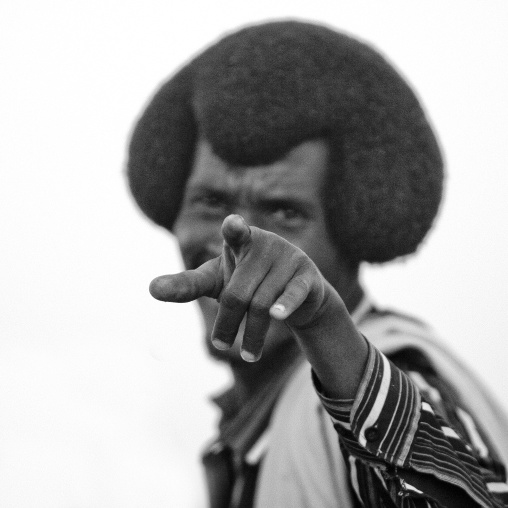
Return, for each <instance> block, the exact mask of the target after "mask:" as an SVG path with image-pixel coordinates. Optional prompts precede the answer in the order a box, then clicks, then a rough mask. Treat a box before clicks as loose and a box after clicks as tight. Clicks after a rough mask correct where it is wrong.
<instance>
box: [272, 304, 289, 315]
mask: <svg viewBox="0 0 508 508" xmlns="http://www.w3.org/2000/svg"><path fill="white" fill-rule="evenodd" d="M272 309H273V310H275V311H277V314H284V313H285V312H286V307H284V305H282V303H276V304H275V305H274V306H273V307H272Z"/></svg>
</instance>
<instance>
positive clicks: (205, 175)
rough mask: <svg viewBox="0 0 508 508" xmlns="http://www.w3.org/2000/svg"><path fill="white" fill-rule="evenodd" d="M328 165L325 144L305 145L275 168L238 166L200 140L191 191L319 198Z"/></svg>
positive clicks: (293, 151)
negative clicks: (200, 189) (215, 190)
mask: <svg viewBox="0 0 508 508" xmlns="http://www.w3.org/2000/svg"><path fill="white" fill-rule="evenodd" d="M327 164H328V146H327V144H326V142H325V141H324V140H311V141H306V142H304V143H301V144H300V145H298V146H296V147H294V148H293V149H292V150H290V151H289V152H288V153H287V155H286V156H285V157H283V158H282V159H280V160H278V161H276V162H274V163H271V164H266V165H259V166H234V165H231V164H229V163H227V162H225V161H224V160H222V159H221V158H220V157H218V156H217V155H216V154H215V153H214V152H213V150H212V147H211V145H210V143H209V142H208V141H206V140H204V139H200V140H199V141H198V144H197V148H196V156H195V159H194V164H193V167H192V171H191V175H190V177H189V181H188V183H187V187H188V188H193V187H206V188H218V189H220V190H223V191H231V192H242V191H246V190H249V191H250V192H254V193H255V192H262V193H263V194H266V193H277V194H278V193H281V192H284V193H297V194H301V193H306V194H315V196H316V197H319V196H320V194H321V189H322V187H323V183H324V179H325V174H326V167H327Z"/></svg>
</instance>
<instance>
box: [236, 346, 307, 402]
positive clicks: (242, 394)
mask: <svg viewBox="0 0 508 508" xmlns="http://www.w3.org/2000/svg"><path fill="white" fill-rule="evenodd" d="M302 360H303V354H302V352H301V350H300V348H299V346H298V344H297V343H296V340H291V341H288V342H285V343H284V344H281V346H280V347H277V348H275V349H273V350H271V351H270V354H267V355H265V356H262V357H261V359H260V360H259V361H257V362H254V363H248V362H245V361H243V360H240V361H239V362H235V363H234V364H230V367H231V371H232V373H233V378H234V381H235V390H237V396H238V398H239V400H240V401H242V400H247V399H249V398H250V397H252V396H253V395H254V394H255V393H257V392H258V391H259V390H260V389H262V388H263V387H264V386H266V384H267V383H268V382H270V381H271V380H273V379H276V378H279V377H282V376H284V375H286V374H290V373H291V372H292V371H293V368H292V367H294V366H296V365H298V364H299V363H300V362H301V361H302Z"/></svg>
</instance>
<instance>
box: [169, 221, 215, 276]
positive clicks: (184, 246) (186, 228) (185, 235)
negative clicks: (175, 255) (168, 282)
mask: <svg viewBox="0 0 508 508" xmlns="http://www.w3.org/2000/svg"><path fill="white" fill-rule="evenodd" d="M174 234H175V237H176V240H177V242H178V246H179V248H180V254H181V255H182V259H183V262H184V265H185V268H186V269H187V270H190V269H193V268H197V267H198V266H200V265H202V264H203V263H205V262H206V261H208V260H210V259H212V258H214V257H217V256H219V255H220V254H221V251H222V237H221V236H220V228H214V227H211V226H210V224H208V225H205V224H203V223H201V222H199V221H191V222H177V223H176V224H175V228H174Z"/></svg>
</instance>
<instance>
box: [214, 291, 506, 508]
mask: <svg viewBox="0 0 508 508" xmlns="http://www.w3.org/2000/svg"><path fill="white" fill-rule="evenodd" d="M352 317H353V320H354V321H355V323H356V324H357V325H358V327H359V329H360V330H361V331H362V332H363V333H364V334H365V335H366V336H367V337H369V341H370V344H369V359H368V364H367V367H366V370H365V373H364V377H363V381H362V383H361V386H360V387H359V390H358V393H357V396H356V397H355V399H351V400H334V399H329V398H327V397H325V396H324V395H323V394H321V393H320V387H319V383H318V380H317V379H316V378H315V376H312V380H311V373H310V366H309V365H308V364H307V365H303V366H301V367H300V368H299V369H298V370H297V372H296V373H295V374H294V375H293V376H292V377H291V379H290V380H289V382H288V383H287V386H286V388H285V389H284V390H283V391H282V393H281V394H280V396H279V397H278V398H279V400H278V402H277V404H276V406H275V408H274V410H273V414H272V417H271V420H270V423H269V426H268V428H267V429H266V430H261V429H258V430H257V434H258V433H259V432H261V434H260V435H259V434H258V435H257V436H254V435H251V436H250V439H249V441H250V442H252V443H253V445H252V447H251V448H250V449H249V450H245V453H244V457H243V459H242V460H241V461H240V462H241V467H240V468H238V467H237V471H247V472H248V473H249V474H245V473H241V474H240V475H238V476H236V478H234V477H233V478H232V479H231V477H230V478H229V481H230V483H229V487H228V488H229V489H231V488H232V491H233V496H232V497H231V496H230V495H228V496H227V498H228V499H229V501H227V502H226V503H225V504H222V505H218V504H214V503H213V501H212V506H214V507H215V506H221V507H228V508H230V507H233V506H239V507H242V508H250V507H251V506H256V508H258V507H259V508H261V507H262V508H269V507H271V506H276V507H277V508H284V507H291V508H304V507H306V506H312V507H313V508H314V507H316V508H320V507H332V506H333V507H339V508H351V507H353V506H358V507H360V506H363V507H383V506H386V507H393V506H398V507H420V506H424V507H432V508H434V507H440V506H444V505H448V506H454V505H455V506H468V503H469V504H474V505H475V506H476V505H477V506H484V507H501V506H508V485H506V483H505V482H506V475H505V469H504V466H503V465H502V460H501V459H500V456H502V452H503V446H504V445H505V443H504V442H503V443H499V442H498V441H497V440H496V436H499V433H498V434H496V433H495V432H494V433H492V432H490V430H491V425H490V424H489V425H488V426H486V427H484V428H483V427H482V425H481V424H484V423H485V421H484V420H485V418H484V416H485V415H486V409H485V408H488V407H490V408H491V410H492V408H494V409H496V407H495V405H493V404H492V403H491V402H490V401H487V402H488V404H487V405H486V406H483V405H482V404H483V403H484V402H485V401H484V400H483V397H482V396H480V398H481V399H482V400H481V401H480V402H481V403H480V404H479V405H476V406H475V404H474V402H475V401H476V402H478V396H477V393H479V394H480V395H481V394H483V393H484V391H483V389H482V388H481V387H480V388H479V389H478V387H477V381H476V380H475V379H474V378H471V379H468V380H467V382H466V380H465V378H464V376H468V375H469V374H468V373H467V371H464V370H460V369H459V370H458V372H459V371H460V375H458V376H457V375H455V376H452V382H450V379H449V378H450V376H449V374H450V372H448V370H450V369H447V368H445V369H444V370H446V372H445V371H444V370H443V368H444V367H447V366H448V365H451V363H446V362H447V361H449V362H451V361H452V359H451V357H449V353H447V352H446V351H445V350H444V349H443V350H439V354H438V355H437V356H438V357H439V359H440V360H439V362H440V363H439V362H438V367H439V368H436V362H435V361H434V360H435V358H436V355H435V351H433V350H432V347H431V346H429V344H430V342H429V341H428V340H427V339H429V337H430V338H432V337H431V333H430V331H429V329H428V328H427V327H426V326H425V325H424V324H423V323H421V322H419V321H417V320H414V319H412V318H409V317H408V316H403V315H401V314H397V313H393V312H380V311H378V310H377V309H375V308H374V307H373V306H372V305H370V304H369V303H368V302H366V301H364V302H363V303H362V304H361V306H360V308H359V309H357V310H356V311H355V313H354V314H353V316H352ZM372 343H373V344H374V345H372ZM380 350H381V351H383V352H381V351H380ZM427 353H429V354H427ZM431 358H432V360H431ZM441 358H442V361H441ZM443 366H444V367H443ZM455 370H457V369H455ZM464 373H465V374H464ZM461 376H462V378H463V379H464V383H460V379H461ZM312 381H313V382H312ZM458 384H464V386H457V385H458ZM471 386H474V387H475V389H474V390H469V387H471ZM464 387H466V388H467V389H468V390H467V391H474V392H475V394H474V396H473V397H469V399H468V397H465V398H464V397H463V395H464V389H463V388H464ZM466 395H468V394H467V393H466ZM466 402H467V403H466ZM323 408H324V409H323ZM484 409H485V411H484ZM325 410H326V411H325ZM491 412H492V411H491ZM330 417H331V418H330ZM504 422H505V420H504V417H503V416H502V414H501V412H499V418H497V422H496V423H498V429H501V430H502V429H503V426H504ZM504 428H506V429H508V426H504ZM486 430H489V432H486ZM507 432H508V430H507ZM493 436H494V438H493ZM501 437H502V439H500V441H503V436H501ZM218 443H220V439H219V441H218ZM215 446H217V443H216V444H215ZM224 456H227V453H226V454H225V455H224ZM237 464H238V463H237ZM221 467H222V468H223V470H224V463H222V466H221ZM258 468H259V470H258ZM207 469H208V468H207ZM226 469H227V467H226ZM214 471H215V473H217V472H218V471H219V469H215V470H214ZM211 472H212V473H213V471H211ZM253 473H254V474H253ZM218 476H220V473H219V475H218ZM413 480H414V481H413ZM422 480H423V483H422ZM226 483H227V482H226ZM422 485H423V486H422ZM219 490H220V489H219ZM443 492H444V494H445V496H444V498H441V502H439V501H438V500H437V498H440V496H441V494H442V493H443ZM216 494H217V492H216ZM219 494H220V492H219ZM446 496H448V499H447V498H446ZM219 497H220V496H219ZM235 499H236V501H235ZM443 499H444V501H443Z"/></svg>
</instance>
